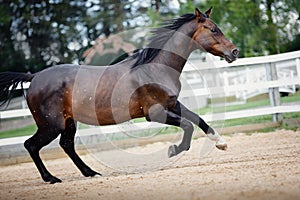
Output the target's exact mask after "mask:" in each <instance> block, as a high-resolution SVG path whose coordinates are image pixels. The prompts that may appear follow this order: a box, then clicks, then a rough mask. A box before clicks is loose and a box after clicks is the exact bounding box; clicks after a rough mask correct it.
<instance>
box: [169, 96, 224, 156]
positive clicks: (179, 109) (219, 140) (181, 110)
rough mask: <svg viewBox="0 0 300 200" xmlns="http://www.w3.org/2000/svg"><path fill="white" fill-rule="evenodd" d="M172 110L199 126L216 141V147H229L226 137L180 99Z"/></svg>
mask: <svg viewBox="0 0 300 200" xmlns="http://www.w3.org/2000/svg"><path fill="white" fill-rule="evenodd" d="M172 111H173V112H174V113H176V114H177V115H180V116H182V117H183V118H185V119H187V120H189V121H191V122H193V123H194V124H196V125H197V126H199V127H200V128H201V129H202V130H203V131H204V133H205V134H206V135H207V137H208V138H209V139H211V140H212V141H215V142H216V147H217V148H218V149H221V150H226V149H227V143H226V141H225V139H224V138H223V137H222V136H221V135H220V134H219V133H218V132H217V131H216V130H214V129H213V128H212V127H210V126H209V125H208V124H207V123H206V122H205V121H204V120H203V119H202V118H201V117H200V116H199V115H197V114H196V113H193V112H192V111H190V110H189V109H188V108H186V107H185V106H184V105H183V104H181V103H180V102H179V101H177V103H176V106H175V107H174V108H173V109H172Z"/></svg>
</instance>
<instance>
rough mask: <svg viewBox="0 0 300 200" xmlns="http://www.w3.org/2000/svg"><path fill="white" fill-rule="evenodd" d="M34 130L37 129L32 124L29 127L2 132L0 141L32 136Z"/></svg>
mask: <svg viewBox="0 0 300 200" xmlns="http://www.w3.org/2000/svg"><path fill="white" fill-rule="evenodd" d="M36 130H37V127H36V125H35V124H33V125H29V126H26V127H23V128H18V129H12V130H7V131H2V132H0V139H3V138H10V137H19V136H27V135H33V134H34V133H35V132H36Z"/></svg>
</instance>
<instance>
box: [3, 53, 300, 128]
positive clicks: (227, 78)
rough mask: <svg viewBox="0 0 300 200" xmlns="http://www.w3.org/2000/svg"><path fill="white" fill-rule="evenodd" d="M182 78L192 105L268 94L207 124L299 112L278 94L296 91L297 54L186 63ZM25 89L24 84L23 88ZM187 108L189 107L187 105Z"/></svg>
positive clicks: (24, 112) (13, 113) (22, 112)
mask: <svg viewBox="0 0 300 200" xmlns="http://www.w3.org/2000/svg"><path fill="white" fill-rule="evenodd" d="M181 79H182V82H184V83H183V90H182V91H181V94H180V97H179V99H180V100H181V101H183V102H187V104H189V102H191V101H190V99H192V102H193V103H194V105H195V104H196V105H199V102H197V101H198V100H199V99H206V98H207V97H210V98H211V97H222V96H228V95H229V96H230V95H235V96H236V97H237V98H241V99H245V98H247V97H249V96H252V95H253V94H258V93H262V92H268V93H269V97H270V107H263V108H255V109H251V110H241V111H233V112H225V113H213V114H206V115H204V116H202V118H203V119H204V120H206V121H208V122H212V121H218V120H227V119H236V118H243V117H253V116H259V115H270V114H271V115H273V120H274V121H278V120H280V117H279V116H280V114H281V113H287V112H300V105H297V106H295V105H281V104H280V98H279V92H280V91H284V92H295V89H296V87H297V86H299V85H300V51H295V52H290V53H283V54H278V55H272V56H263V57H253V58H242V59H238V60H237V61H235V62H234V63H232V64H228V63H226V62H225V61H211V62H202V61H199V60H189V61H188V63H187V64H186V66H185V69H184V72H183V73H182V77H181ZM28 86H29V85H27V86H26V85H25V87H28ZM194 105H192V107H193V106H194ZM187 106H188V107H189V105H187ZM194 108H195V107H194ZM29 115H31V114H30V111H29V110H28V109H17V110H7V111H2V112H0V119H9V118H16V117H24V116H29ZM136 127H138V129H141V130H143V129H147V128H149V127H150V128H151V127H154V128H157V127H158V126H156V125H155V126H149V124H147V123H138V125H137V126H136ZM161 127H163V125H161ZM119 128H120V126H118V127H114V126H109V127H107V128H105V127H99V128H93V129H94V130H100V129H101V132H102V133H104V132H113V131H115V130H116V129H117V130H120V129H119ZM86 131H87V130H86Z"/></svg>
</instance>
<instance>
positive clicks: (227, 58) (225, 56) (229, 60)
mask: <svg viewBox="0 0 300 200" xmlns="http://www.w3.org/2000/svg"><path fill="white" fill-rule="evenodd" d="M224 59H225V60H226V61H227V62H228V63H232V62H233V61H235V60H236V58H233V57H231V56H228V55H224Z"/></svg>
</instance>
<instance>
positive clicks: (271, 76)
mask: <svg viewBox="0 0 300 200" xmlns="http://www.w3.org/2000/svg"><path fill="white" fill-rule="evenodd" d="M266 72H267V80H268V81H275V80H277V78H278V77H277V69H276V65H275V63H267V64H266ZM268 90H269V98H270V104H271V106H272V107H276V106H280V92H279V88H278V87H275V88H269V89H268ZM282 119H283V116H282V114H281V113H274V114H273V122H280V121H282Z"/></svg>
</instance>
